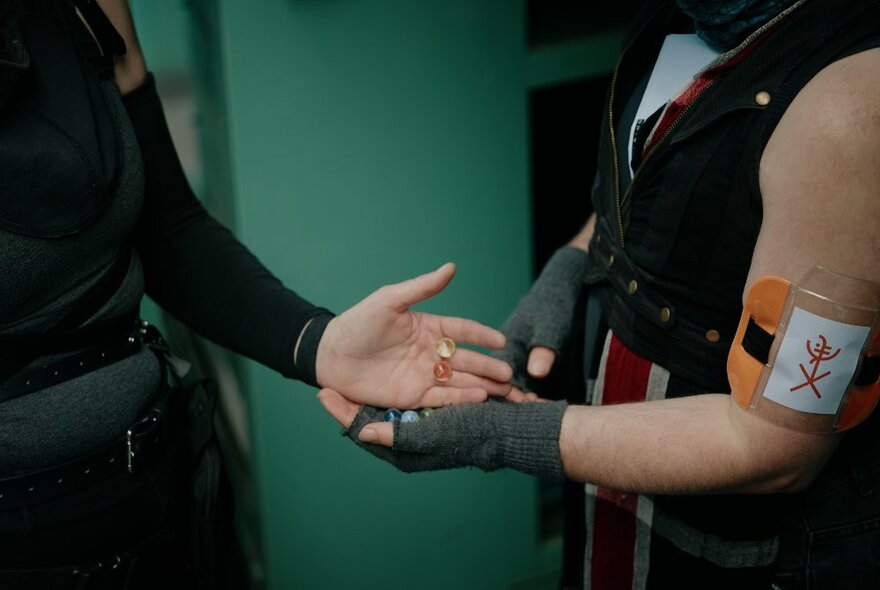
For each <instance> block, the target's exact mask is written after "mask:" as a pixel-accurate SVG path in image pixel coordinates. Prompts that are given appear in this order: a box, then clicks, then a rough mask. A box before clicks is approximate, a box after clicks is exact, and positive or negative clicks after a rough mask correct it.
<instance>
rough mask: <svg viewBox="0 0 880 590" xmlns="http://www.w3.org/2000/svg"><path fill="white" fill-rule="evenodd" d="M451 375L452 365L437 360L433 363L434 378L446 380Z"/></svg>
mask: <svg viewBox="0 0 880 590" xmlns="http://www.w3.org/2000/svg"><path fill="white" fill-rule="evenodd" d="M450 377H452V365H450V364H449V363H448V362H447V361H437V362H436V363H434V379H436V380H437V381H441V382H442V381H448V380H449V378H450Z"/></svg>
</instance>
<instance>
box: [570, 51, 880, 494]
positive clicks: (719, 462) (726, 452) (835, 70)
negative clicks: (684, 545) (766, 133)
mask: <svg viewBox="0 0 880 590" xmlns="http://www.w3.org/2000/svg"><path fill="white" fill-rule="evenodd" d="M878 93H880V50H871V51H867V52H864V53H861V54H858V55H855V56H852V57H849V58H847V59H844V60H841V61H839V62H837V63H835V64H833V65H831V66H829V67H827V68H826V69H825V70H823V71H822V72H821V73H820V74H819V75H817V76H816V77H815V78H814V79H813V80H812V81H811V82H810V83H809V84H808V85H807V86H806V88H804V90H803V91H802V92H801V93H800V94H799V95H798V97H797V98H796V99H795V101H794V102H793V103H792V105H791V106H790V107H789V109H788V111H787V112H786V114H785V116H784V117H783V119H782V121H781V122H780V124H779V126H778V127H777V129H776V131H775V132H774V134H773V136H772V137H771V139H770V141H769V143H768V145H767V147H766V149H765V151H764V154H763V158H762V161H761V174H760V180H761V191H762V195H763V199H764V222H763V225H762V228H761V233H760V235H759V238H758V243H757V245H756V248H755V253H754V258H753V260H752V267H751V271H750V274H749V278H748V282H747V285H746V289H748V287H749V286H750V285H751V283H753V282H754V281H755V280H756V279H757V278H758V277H760V276H764V275H777V276H781V277H785V278H787V279H789V280H797V279H798V278H799V277H800V276H802V275H803V274H804V272H806V271H807V270H809V269H811V268H813V267H814V266H817V265H823V266H826V267H828V268H830V269H832V270H835V271H838V272H842V273H844V274H849V275H852V276H857V277H861V278H865V279H869V280H873V281H880V268H878V266H877V265H876V263H875V261H876V259H877V253H878V251H880V238H878V234H877V232H876V228H877V226H878V223H880V205H878V200H877V196H878V195H877V192H878V186H880V105H878V103H877V100H876V96H877V95H878ZM839 440H840V436H831V435H824V436H822V435H811V434H804V433H800V432H795V431H792V430H788V429H785V428H782V427H779V426H776V425H774V424H772V423H770V422H768V421H765V420H763V419H760V418H756V417H754V416H752V415H749V414H747V413H746V412H745V411H743V410H742V409H740V407H739V406H737V405H736V403H735V402H734V401H733V400H732V399H731V398H730V397H729V396H726V395H704V396H694V397H688V398H680V399H669V400H662V401H657V402H645V403H639V404H628V405H620V406H608V407H573V408H569V410H568V411H567V412H566V414H565V417H564V418H563V422H562V433H561V435H560V451H561V454H562V461H563V465H564V467H565V470H566V473H567V474H568V475H569V476H570V477H571V478H573V479H577V480H581V481H590V482H595V483H598V484H601V485H604V486H608V487H611V488H616V489H622V490H632V491H638V492H649V493H650V492H658V493H688V492H689V493H712V492H729V491H734V492H772V491H795V490H798V489H802V488H803V487H805V486H806V485H808V484H809V483H810V482H811V481H812V480H813V478H815V476H816V475H817V474H818V472H819V471H820V470H821V468H822V466H823V465H824V464H825V462H826V461H827V460H828V458H829V457H830V456H831V453H832V452H833V451H834V449H835V447H836V446H837V444H838V443H839Z"/></svg>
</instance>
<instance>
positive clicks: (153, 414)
mask: <svg viewBox="0 0 880 590" xmlns="http://www.w3.org/2000/svg"><path fill="white" fill-rule="evenodd" d="M161 415H162V412H161V411H159V410H158V409H155V408H153V409H151V410H150V411H149V412H147V415H146V416H144V417H143V418H141V419H140V420H138V421H137V422H135V423H134V424H132V425H131V426H129V428H128V430H126V431H125V450H126V453H125V456H126V468H127V469H128V473H129V474H132V473H134V458H135V456H136V455H137V454H138V452H139V451H140V448H139V446H138V440H137V439H138V438H140V437H143V435H145V434H147V433H148V432H150V430H152V429H153V428H155V426H156V425H157V424H158V423H159V417H160V416H161Z"/></svg>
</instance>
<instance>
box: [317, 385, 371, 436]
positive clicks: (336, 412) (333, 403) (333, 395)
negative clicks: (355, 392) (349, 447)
mask: <svg viewBox="0 0 880 590" xmlns="http://www.w3.org/2000/svg"><path fill="white" fill-rule="evenodd" d="M318 401H320V402H321V405H322V406H324V409H325V410H327V413H328V414H330V415H331V416H333V419H334V420H336V421H337V422H339V424H340V425H341V426H343V427H344V428H348V427H349V426H351V423H352V422H354V418H355V416H357V413H358V411H360V409H361V406H360V405H358V404H356V403H354V402H350V401H348V400H347V399H345V398H344V397H342V396H341V395H340V394H339V393H337V392H335V391H333V390H332V389H328V388H326V387H325V388H324V389H322V390H321V391H319V392H318Z"/></svg>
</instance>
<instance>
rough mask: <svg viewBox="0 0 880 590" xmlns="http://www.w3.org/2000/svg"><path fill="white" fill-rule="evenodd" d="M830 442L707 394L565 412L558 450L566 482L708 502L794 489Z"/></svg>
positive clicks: (822, 456)
mask: <svg viewBox="0 0 880 590" xmlns="http://www.w3.org/2000/svg"><path fill="white" fill-rule="evenodd" d="M836 442H837V440H836V439H832V440H829V437H816V436H815V435H809V434H804V433H799V432H794V431H789V430H784V431H783V430H781V429H780V428H779V427H777V426H774V425H773V424H771V423H769V422H766V421H764V420H762V419H760V418H756V417H754V416H752V415H749V414H746V412H744V411H743V410H741V409H740V408H739V406H736V405H735V404H734V403H733V402H732V401H731V399H730V397H729V396H727V395H721V394H711V395H698V396H690V397H684V398H677V399H666V400H660V401H650V402H643V403H632V404H622V405H613V406H572V407H569V408H568V410H567V411H566V413H565V415H564V417H563V420H562V429H561V433H560V440H559V446H560V454H561V457H562V463H563V467H564V469H565V473H566V475H567V476H568V477H569V478H571V479H575V480H578V481H584V482H590V483H594V484H597V485H600V486H603V487H608V488H612V489H617V490H623V491H632V492H638V493H653V494H712V493H768V492H784V491H795V490H798V489H802V488H803V487H804V486H805V485H806V484H808V483H809V482H810V481H811V480H812V479H813V478H814V477H815V475H816V474H817V473H818V471H819V469H821V467H822V465H824V464H825V462H826V461H827V459H828V457H830V455H831V453H832V452H833V450H834V448H835V445H836Z"/></svg>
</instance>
